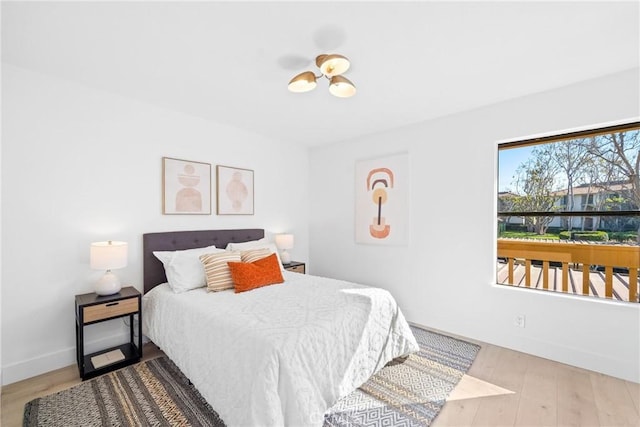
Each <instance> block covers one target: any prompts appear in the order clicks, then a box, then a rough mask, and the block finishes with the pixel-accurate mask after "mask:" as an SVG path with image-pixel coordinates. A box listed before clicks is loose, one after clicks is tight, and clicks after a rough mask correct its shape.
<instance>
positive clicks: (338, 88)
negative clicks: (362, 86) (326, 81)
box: [329, 76, 356, 98]
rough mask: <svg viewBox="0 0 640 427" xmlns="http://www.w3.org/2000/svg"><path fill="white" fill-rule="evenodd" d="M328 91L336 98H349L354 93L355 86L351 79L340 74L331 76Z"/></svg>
mask: <svg viewBox="0 0 640 427" xmlns="http://www.w3.org/2000/svg"><path fill="white" fill-rule="evenodd" d="M329 92H331V94H332V95H333V96H337V97H338V98H349V97H351V96H353V95H355V94H356V87H355V86H354V85H353V83H351V81H350V80H349V79H347V78H345V77H342V76H334V77H331V84H330V85H329Z"/></svg>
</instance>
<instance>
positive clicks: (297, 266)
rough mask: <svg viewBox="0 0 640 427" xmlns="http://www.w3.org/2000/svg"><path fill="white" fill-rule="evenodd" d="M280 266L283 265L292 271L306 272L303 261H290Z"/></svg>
mask: <svg viewBox="0 0 640 427" xmlns="http://www.w3.org/2000/svg"><path fill="white" fill-rule="evenodd" d="M282 266H283V267H284V269H285V270H287V271H293V272H294V273H302V274H305V272H306V269H305V263H304V262H298V261H291V262H290V263H288V264H282Z"/></svg>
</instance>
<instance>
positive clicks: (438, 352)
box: [324, 326, 480, 427]
mask: <svg viewBox="0 0 640 427" xmlns="http://www.w3.org/2000/svg"><path fill="white" fill-rule="evenodd" d="M411 330H412V331H413V335H414V336H415V337H416V340H417V341H418V344H420V351H419V352H418V353H415V354H411V355H409V357H407V358H406V359H404V360H394V361H392V362H391V363H389V364H388V365H387V366H385V367H384V368H382V369H381V370H380V371H379V372H378V373H377V374H375V375H374V376H373V377H371V378H370V379H369V380H368V381H367V382H366V383H364V384H363V385H362V386H361V387H360V388H358V389H357V390H355V391H353V392H352V393H351V394H349V395H347V396H346V397H344V398H343V399H341V400H340V401H338V402H337V403H336V404H335V405H334V406H333V407H331V408H330V409H329V411H327V413H326V414H325V422H324V427H347V426H349V427H351V426H372V427H380V426H393V427H403V426H414V427H418V426H420V427H423V426H429V425H431V423H432V422H433V420H434V419H435V417H436V416H437V415H438V413H439V412H440V410H441V409H442V407H443V406H444V404H445V401H446V399H447V397H448V396H449V393H451V391H452V390H453V389H454V387H455V386H456V385H457V384H458V382H459V381H460V379H461V378H462V376H463V375H464V374H465V373H466V372H467V370H469V367H471V364H472V363H473V361H474V359H475V357H476V355H477V354H478V351H479V350H480V346H478V345H476V344H472V343H469V342H466V341H462V340H459V339H455V338H452V337H449V336H446V335H442V334H438V333H435V332H431V331H427V330H424V329H420V328H417V327H414V326H411Z"/></svg>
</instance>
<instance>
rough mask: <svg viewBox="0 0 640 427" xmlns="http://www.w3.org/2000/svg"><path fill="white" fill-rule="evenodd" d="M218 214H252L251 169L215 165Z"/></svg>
mask: <svg viewBox="0 0 640 427" xmlns="http://www.w3.org/2000/svg"><path fill="white" fill-rule="evenodd" d="M216 178H217V179H216V180H217V191H216V195H217V197H216V201H217V213H218V215H253V171H252V170H250V169H241V168H234V167H230V166H222V165H218V166H216Z"/></svg>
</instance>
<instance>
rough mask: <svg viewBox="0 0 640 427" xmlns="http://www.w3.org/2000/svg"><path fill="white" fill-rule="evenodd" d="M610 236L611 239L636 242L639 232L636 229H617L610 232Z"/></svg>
mask: <svg viewBox="0 0 640 427" xmlns="http://www.w3.org/2000/svg"><path fill="white" fill-rule="evenodd" d="M609 238H610V239H611V240H616V241H618V242H628V241H630V240H631V241H632V242H635V241H636V239H637V238H638V233H637V232H635V231H617V232H611V233H609Z"/></svg>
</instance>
